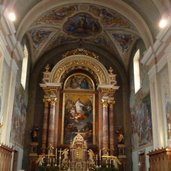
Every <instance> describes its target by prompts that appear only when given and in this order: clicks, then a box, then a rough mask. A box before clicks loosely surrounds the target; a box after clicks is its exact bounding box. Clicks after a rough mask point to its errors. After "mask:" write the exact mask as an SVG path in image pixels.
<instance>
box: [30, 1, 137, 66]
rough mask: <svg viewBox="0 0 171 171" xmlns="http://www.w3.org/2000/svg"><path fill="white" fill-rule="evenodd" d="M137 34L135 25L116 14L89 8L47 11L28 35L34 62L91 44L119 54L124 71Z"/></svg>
mask: <svg viewBox="0 0 171 171" xmlns="http://www.w3.org/2000/svg"><path fill="white" fill-rule="evenodd" d="M39 28H41V29H39ZM118 30H119V32H118ZM137 34H138V33H137V30H136V28H135V27H134V26H133V24H131V23H130V21H128V20H127V19H126V18H125V17H123V16H122V15H120V14H119V13H117V12H116V11H114V10H111V9H109V8H104V7H102V6H100V5H90V4H72V5H71V6H63V7H61V8H54V9H52V10H50V11H47V12H46V13H44V14H42V15H41V16H39V18H37V19H36V21H35V22H33V23H32V25H31V27H30V30H29V32H28V33H27V35H28V37H29V40H30V44H31V46H32V48H31V50H32V54H34V55H33V56H34V57H33V58H34V60H36V59H37V58H38V57H40V56H41V55H43V53H45V52H47V51H49V50H51V49H54V48H55V47H57V46H61V45H65V44H68V43H78V45H80V46H81V44H83V43H89V44H93V45H95V46H98V47H101V48H103V49H106V50H108V51H110V52H111V53H114V54H118V55H117V57H118V59H119V60H120V61H122V62H123V64H124V65H125V68H127V66H128V60H129V55H130V49H131V48H132V45H133V43H134V42H135V39H137V38H138V36H137Z"/></svg>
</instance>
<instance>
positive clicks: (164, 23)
mask: <svg viewBox="0 0 171 171" xmlns="http://www.w3.org/2000/svg"><path fill="white" fill-rule="evenodd" d="M167 25H168V17H163V18H161V20H160V22H159V27H160V28H161V29H163V28H165V27H166V26H167Z"/></svg>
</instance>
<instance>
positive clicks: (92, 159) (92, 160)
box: [88, 149, 95, 164]
mask: <svg viewBox="0 0 171 171" xmlns="http://www.w3.org/2000/svg"><path fill="white" fill-rule="evenodd" d="M88 156H89V158H88V160H89V162H90V163H91V164H93V163H94V156H95V154H94V152H93V150H91V149H89V150H88Z"/></svg>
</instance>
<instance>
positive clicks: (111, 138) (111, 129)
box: [109, 98, 115, 155]
mask: <svg viewBox="0 0 171 171" xmlns="http://www.w3.org/2000/svg"><path fill="white" fill-rule="evenodd" d="M114 103H115V102H114V99H113V98H112V99H110V100H109V147H110V155H114V113H113V112H114V111H113V105H114Z"/></svg>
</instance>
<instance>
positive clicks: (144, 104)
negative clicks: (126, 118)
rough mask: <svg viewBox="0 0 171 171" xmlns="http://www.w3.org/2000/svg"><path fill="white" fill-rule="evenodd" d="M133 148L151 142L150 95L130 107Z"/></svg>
mask: <svg viewBox="0 0 171 171" xmlns="http://www.w3.org/2000/svg"><path fill="white" fill-rule="evenodd" d="M131 117H132V118H131V119H132V144H133V148H134V149H136V148H138V147H142V146H144V145H148V144H151V143H152V120H151V105H150V96H147V97H145V98H144V99H142V100H139V101H138V102H137V103H136V105H135V108H134V109H131Z"/></svg>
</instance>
